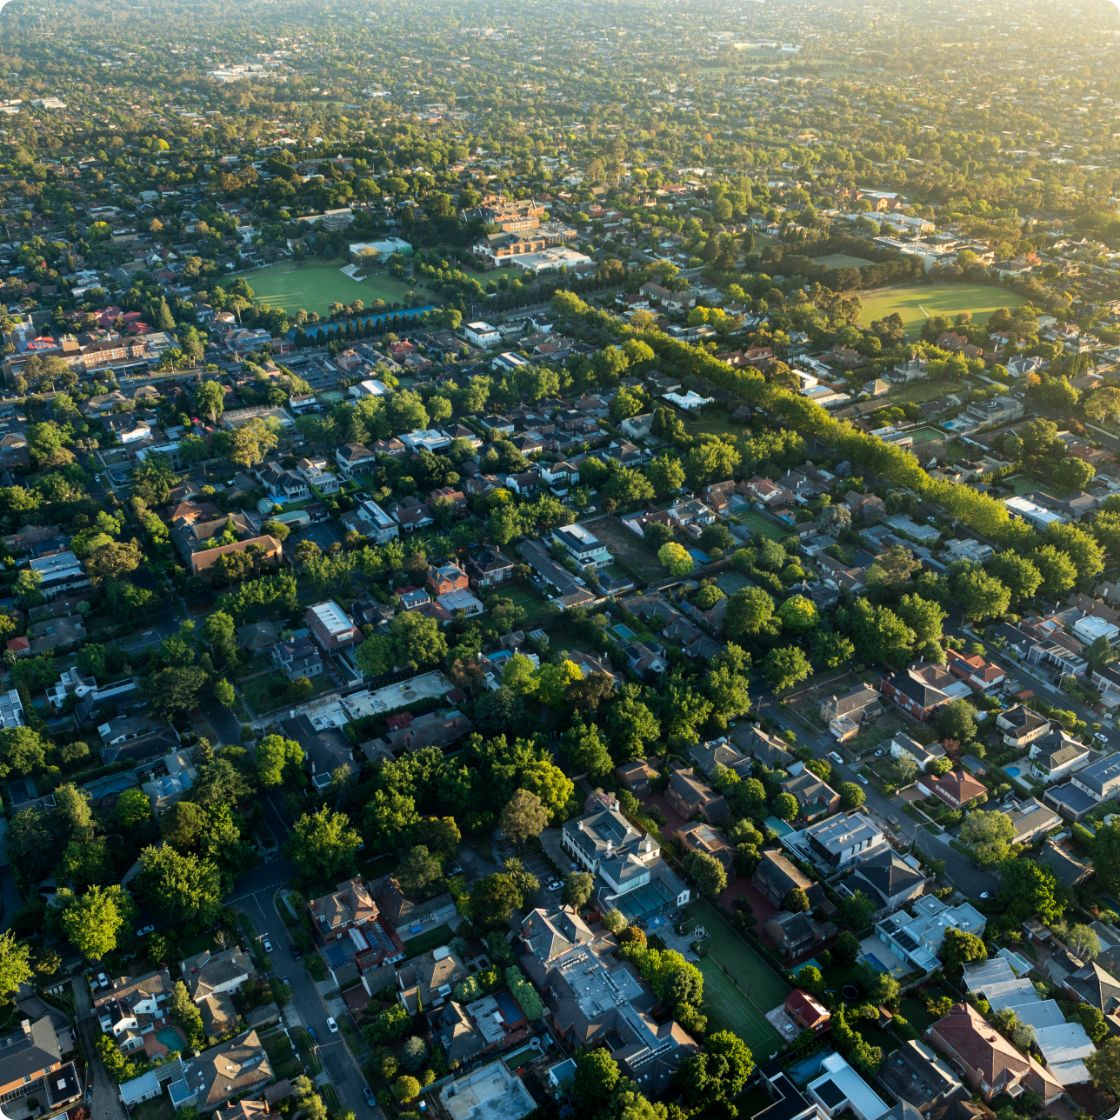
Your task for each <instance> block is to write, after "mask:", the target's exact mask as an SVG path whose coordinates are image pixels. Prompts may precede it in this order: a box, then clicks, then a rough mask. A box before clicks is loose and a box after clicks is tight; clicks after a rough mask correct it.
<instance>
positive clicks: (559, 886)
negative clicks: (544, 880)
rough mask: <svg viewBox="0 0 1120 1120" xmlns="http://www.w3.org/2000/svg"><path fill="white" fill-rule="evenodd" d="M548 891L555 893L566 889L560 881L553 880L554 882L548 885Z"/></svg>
mask: <svg viewBox="0 0 1120 1120" xmlns="http://www.w3.org/2000/svg"><path fill="white" fill-rule="evenodd" d="M548 889H549V890H550V891H553V892H555V891H561V890H563V889H564V884H563V883H562V882H560V880H559V879H553V880H552V882H551V883H549V884H548Z"/></svg>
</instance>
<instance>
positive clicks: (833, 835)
mask: <svg viewBox="0 0 1120 1120" xmlns="http://www.w3.org/2000/svg"><path fill="white" fill-rule="evenodd" d="M803 835H804V837H805V840H806V842H807V843H808V846H809V850H810V851H811V852H812V853H813V855H814V856H815V857H816V858H817V859H819V860H820V861H821V862H822V863H823V864H824V865H825V866H827V867H830V868H841V867H847V865H848V864H850V863H851V862H852V861H853V860H854V859H856V858H857V857H858V856H861V855H863V854H864V853H865V852H869V851H871V849H872V848H877V847H879V846H880V845H883V844H886V842H887V838H886V836H885V835H884V834H883V830H882V829H881V828H879V826H878V825H877V824H875V822H874V821H873V820H872V819H871V818H870V817H869V816H867V815H866V814H864V813H860V812H855V813H841V814H837V816H835V817H830V818H829V819H828V820H825V821H819V822H818V823H817V824H812V825H810V826H809V827H808V828H807V829H805V831H804V833H803Z"/></svg>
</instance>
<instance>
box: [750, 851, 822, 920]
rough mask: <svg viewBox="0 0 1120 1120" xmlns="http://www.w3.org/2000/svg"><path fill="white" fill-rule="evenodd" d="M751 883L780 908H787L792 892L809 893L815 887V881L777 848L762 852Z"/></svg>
mask: <svg viewBox="0 0 1120 1120" xmlns="http://www.w3.org/2000/svg"><path fill="white" fill-rule="evenodd" d="M751 882H752V883H753V884H754V886H755V887H756V888H757V890H758V892H759V893H760V894H761V895H762V896H763V897H764V898H766V899H767V900H768V901H769V902H772V903H773V904H774V905H775V906H777V907H779V908H781V907H783V906H785V904H786V899H787V898H788V897H789V893H790V891H805V892H808V891H810V890H811V889H812V887H813V880H812V879H810V878H809V877H808V875H805V874H803V873H802V872H801V870H800V869H799V868H798V867H797V865H796V864H795V863H794V862H793V861H792V860H790V859H789V858H788V857H787V856H784V855H783V854H782V853H781V852H779V851H778V850H777V849H775V848H769V849H767V850H766V851H764V852H762V854H761V856H760V857H759V861H758V866H757V867H755V869H754V874H753V875H752V876H751Z"/></svg>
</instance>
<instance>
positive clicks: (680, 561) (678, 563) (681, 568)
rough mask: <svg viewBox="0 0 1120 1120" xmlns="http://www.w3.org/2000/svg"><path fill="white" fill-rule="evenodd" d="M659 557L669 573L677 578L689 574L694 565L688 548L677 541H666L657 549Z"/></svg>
mask: <svg viewBox="0 0 1120 1120" xmlns="http://www.w3.org/2000/svg"><path fill="white" fill-rule="evenodd" d="M657 559H658V560H660V561H661V565H662V567H663V568H664V569H665V570H666V571H667V572H668V573H669V575H671V576H675V577H677V578H680V577H681V576H686V575H688V573H689V572H691V571H692V569H693V567H694V565H693V561H692V557H691V556H690V555H689V552H688V549H687V548H685V547H684V545H683V544H679V543H678V542H677V541H666V542H665V543H664V544H663V545H662V546H661V547H660V548H659V549H658V550H657Z"/></svg>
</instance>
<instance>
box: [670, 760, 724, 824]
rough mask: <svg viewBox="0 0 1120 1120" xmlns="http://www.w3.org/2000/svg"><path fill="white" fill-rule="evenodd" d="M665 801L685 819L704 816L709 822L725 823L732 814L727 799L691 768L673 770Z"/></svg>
mask: <svg viewBox="0 0 1120 1120" xmlns="http://www.w3.org/2000/svg"><path fill="white" fill-rule="evenodd" d="M665 801H666V802H667V803H668V805H669V807H670V808H671V809H673V810H674V811H675V812H677V813H679V814H680V815H681V816H682V817H684V819H685V820H691V819H692V818H693V817H702V818H703V819H704V820H705V821H707V822H708V823H709V824H723V823H725V822H726V821H727V820H728V819H729V817H730V815H731V811H730V809H729V808H728V807H727V801H726V800H725V799H724V798H723V797H722V796H721V795H720V794H717V793H716V791H715V790H714V789H712V788H711V786H709V785H707V784H706V783H705V782H702V781H701V780H700V779H699V778H697V777H696V775H695V774H694V773H693V771H692V770H691V769H689V770H683V769H682V770H674V771H673V773H672V774H671V775H670V776H669V785H668V787H667V788H666V790H665Z"/></svg>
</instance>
